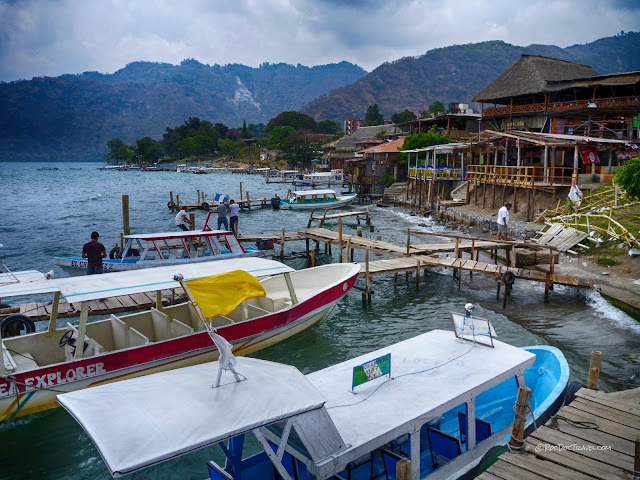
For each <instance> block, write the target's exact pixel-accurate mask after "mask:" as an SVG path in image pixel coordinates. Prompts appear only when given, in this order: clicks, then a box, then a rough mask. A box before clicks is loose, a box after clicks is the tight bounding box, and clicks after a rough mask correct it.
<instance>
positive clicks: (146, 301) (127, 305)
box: [0, 289, 186, 322]
mask: <svg viewBox="0 0 640 480" xmlns="http://www.w3.org/2000/svg"><path fill="white" fill-rule="evenodd" d="M184 301H186V296H185V295H184V292H182V291H181V290H175V291H174V290H172V289H169V290H162V305H164V306H167V305H173V304H176V303H181V302H184ZM155 305H156V293H155V292H150V293H136V294H133V295H122V296H119V297H110V298H105V299H103V300H92V301H90V302H89V315H109V314H112V313H122V312H130V311H133V310H145V309H147V308H151V307H154V306H155ZM76 307H77V308H76ZM5 310H15V309H5ZM12 313H21V314H23V315H28V316H29V317H30V318H31V320H33V321H34V322H37V321H41V320H49V317H50V316H51V302H37V303H23V304H21V305H20V307H19V311H18V312H14V311H12V312H7V313H6V314H5V315H2V314H0V318H3V317H4V316H6V315H10V314H12ZM79 315H80V304H73V303H68V302H67V301H66V300H65V299H64V298H61V299H60V303H59V304H58V317H59V318H68V317H77V316H79Z"/></svg>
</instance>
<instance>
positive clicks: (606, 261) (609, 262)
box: [596, 257, 620, 267]
mask: <svg viewBox="0 0 640 480" xmlns="http://www.w3.org/2000/svg"><path fill="white" fill-rule="evenodd" d="M596 263H597V264H598V265H605V266H607V267H613V266H614V265H618V263H620V262H618V261H617V260H616V259H615V258H611V257H598V258H596Z"/></svg>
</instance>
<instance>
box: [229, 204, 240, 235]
mask: <svg viewBox="0 0 640 480" xmlns="http://www.w3.org/2000/svg"><path fill="white" fill-rule="evenodd" d="M238 212H240V205H238V204H237V203H236V202H234V201H233V200H231V201H230V202H229V215H230V216H229V220H230V225H229V226H230V227H231V231H232V232H233V233H234V235H238Z"/></svg>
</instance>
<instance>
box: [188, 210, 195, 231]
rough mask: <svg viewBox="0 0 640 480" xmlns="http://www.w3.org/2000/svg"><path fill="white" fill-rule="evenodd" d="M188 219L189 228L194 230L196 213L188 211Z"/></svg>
mask: <svg viewBox="0 0 640 480" xmlns="http://www.w3.org/2000/svg"><path fill="white" fill-rule="evenodd" d="M189 221H190V222H191V223H190V224H189V230H195V229H196V214H195V213H190V214H189Z"/></svg>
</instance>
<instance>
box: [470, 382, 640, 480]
mask: <svg viewBox="0 0 640 480" xmlns="http://www.w3.org/2000/svg"><path fill="white" fill-rule="evenodd" d="M639 437H640V389H637V388H636V389H634V390H628V391H626V392H618V393H603V392H601V391H598V390H590V389H587V388H583V389H581V390H579V391H578V392H577V393H576V398H575V400H573V401H572V402H571V403H570V404H569V405H567V406H565V407H562V408H561V409H560V410H559V411H558V413H557V414H556V415H555V416H554V417H552V418H551V420H549V421H548V422H547V423H546V424H545V425H544V426H539V427H538V429H537V430H535V431H534V432H533V433H532V434H531V435H529V437H527V438H526V439H525V440H524V442H525V444H524V447H525V449H524V453H511V452H507V453H504V454H502V455H501V456H500V457H499V458H498V461H497V462H496V463H494V464H493V465H492V466H491V467H489V468H488V469H487V470H486V471H485V472H483V473H482V474H481V475H480V476H478V477H476V478H478V479H480V480H512V479H515V478H518V479H524V480H534V479H535V480H541V479H547V480H563V479H576V480H594V479H600V480H611V479H629V480H631V479H632V478H633V469H634V454H635V455H638V454H639V452H638V444H637V443H635V442H637V439H638V438H639ZM636 461H637V460H636Z"/></svg>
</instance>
